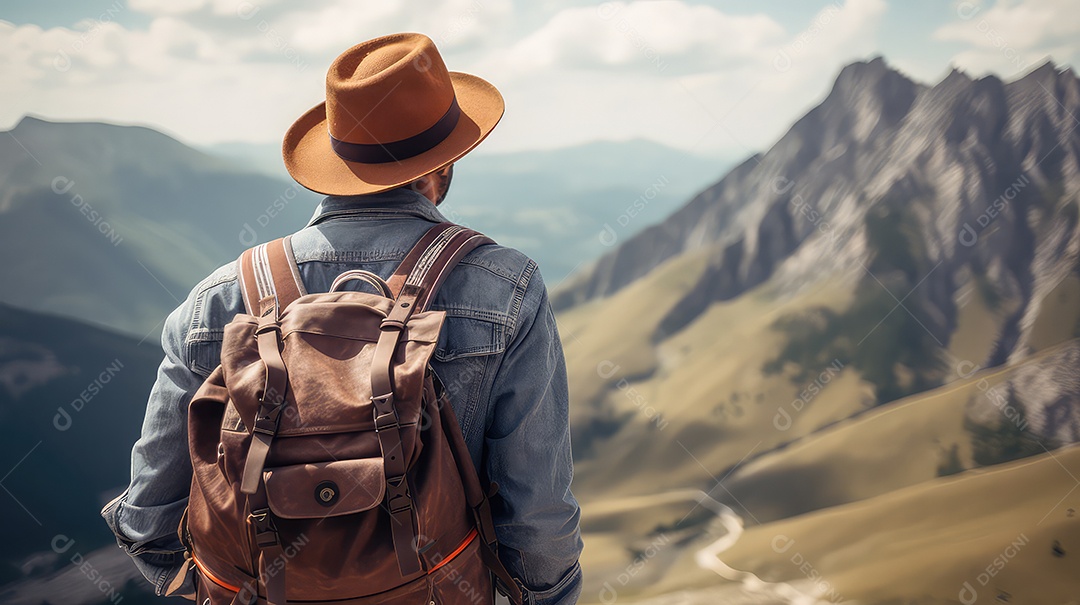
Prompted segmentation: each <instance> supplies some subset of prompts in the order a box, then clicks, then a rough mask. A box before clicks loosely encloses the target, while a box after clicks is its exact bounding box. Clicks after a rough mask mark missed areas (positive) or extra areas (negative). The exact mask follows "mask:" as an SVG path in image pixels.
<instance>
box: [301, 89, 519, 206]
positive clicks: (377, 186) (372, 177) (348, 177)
mask: <svg viewBox="0 0 1080 605" xmlns="http://www.w3.org/2000/svg"><path fill="white" fill-rule="evenodd" d="M450 80H451V82H452V83H453V86H454V94H455V95H457V101H458V106H459V107H460V108H461V117H460V118H459V119H458V123H457V126H456V127H455V128H454V130H453V131H451V132H450V135H449V136H447V137H446V139H444V140H443V141H442V142H441V143H439V144H438V145H436V146H434V147H432V148H431V149H429V150H427V151H425V152H423V153H421V154H419V155H416V156H413V157H411V158H406V159H403V160H395V161H392V162H385V163H381V164H363V163H359V162H349V161H346V160H343V159H341V158H340V157H339V156H338V155H337V154H336V153H335V152H334V149H333V148H332V147H331V146H330V134H329V131H328V130H327V125H326V103H325V102H323V103H320V104H318V105H316V106H315V107H313V108H311V109H310V110H308V111H307V113H305V114H304V115H302V116H300V119H298V120H297V121H296V122H294V123H293V125H292V126H290V127H289V130H288V131H287V132H286V133H285V140H284V141H283V142H282V146H281V152H282V156H283V158H284V160H285V168H286V169H287V170H288V171H289V174H290V175H292V177H293V178H294V179H296V182H298V183H300V184H301V185H303V186H304V187H306V188H307V189H310V190H312V191H314V192H316V193H322V194H324V195H366V194H370V193H378V192H380V191H386V190H388V189H394V188H396V187H400V186H402V185H405V184H407V183H411V182H413V181H415V180H416V179H418V178H420V177H422V176H424V175H425V174H428V173H431V172H434V171H436V170H439V169H441V168H444V167H446V166H448V165H450V164H453V163H454V162H456V161H457V160H458V159H459V158H461V157H462V156H464V155H465V154H467V153H468V152H469V151H472V149H473V148H474V147H476V146H477V145H479V144H480V142H481V141H483V140H484V138H486V137H487V135H488V134H490V133H491V131H492V130H493V129H494V128H495V125H496V124H498V123H499V120H500V119H501V118H502V115H503V111H504V108H505V105H504V103H503V98H502V95H501V94H500V93H499V91H498V90H497V89H496V88H495V87H494V86H492V85H491V84H490V83H488V82H487V81H485V80H483V79H482V78H478V77H476V76H474V75H471V74H465V73H460V72H450Z"/></svg>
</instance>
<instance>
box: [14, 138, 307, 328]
mask: <svg viewBox="0 0 1080 605" xmlns="http://www.w3.org/2000/svg"><path fill="white" fill-rule="evenodd" d="M314 203H315V202H314V197H313V196H312V195H311V194H310V193H309V192H307V191H306V190H304V189H302V188H300V187H298V186H295V185H289V184H288V183H285V182H283V181H279V180H275V179H272V178H270V177H266V176H263V175H259V174H254V173H252V172H250V171H248V170H246V169H244V168H242V167H240V166H238V165H236V164H233V163H230V162H227V161H223V160H221V159H220V158H215V157H211V156H208V155H206V154H204V153H201V152H198V151H195V150H193V149H191V148H189V147H187V146H185V145H183V144H182V143H179V142H178V141H176V140H174V139H172V138H170V137H168V136H166V135H164V134H161V133H159V132H157V131H154V130H151V129H149V128H142V127H134V126H114V125H109V124H98V123H53V122H47V121H44V120H41V119H38V118H33V117H27V118H24V119H23V120H22V121H21V122H19V124H18V125H16V126H15V128H14V129H12V130H11V131H10V133H8V134H7V135H0V252H3V253H4V255H5V256H6V257H8V258H18V259H19V262H17V263H7V264H5V266H4V269H3V277H4V281H5V284H6V285H7V287H5V288H4V289H3V291H2V292H0V301H3V302H7V303H10V304H13V305H16V306H19V307H23V308H29V309H36V310H40V311H48V312H52V313H57V314H61V315H65V316H68V317H76V318H81V319H83V320H84V321H89V322H91V323H96V324H99V325H104V326H109V327H111V328H114V329H118V330H122V331H125V332H127V333H129V334H135V335H137V336H138V337H142V336H144V335H148V334H149V335H153V333H154V332H155V331H156V330H157V329H158V328H157V326H159V325H160V323H161V321H162V320H163V319H164V317H165V315H166V314H167V313H168V312H169V310H171V309H172V308H174V307H176V306H177V305H178V304H179V303H180V301H182V300H183V298H184V297H186V296H187V293H188V291H189V290H190V289H191V288H192V286H194V285H195V283H197V282H198V281H199V280H200V279H202V278H203V277H205V276H206V275H207V274H209V273H210V271H212V270H213V269H215V268H217V267H218V266H220V265H222V264H224V263H226V262H229V260H231V259H234V258H236V256H238V255H239V254H240V252H241V251H242V250H243V249H244V248H245V247H247V246H250V245H253V244H254V243H256V242H257V241H266V240H268V239H271V238H273V237H278V236H281V235H284V234H286V233H288V232H290V231H292V230H293V229H295V228H296V227H297V225H298V224H300V225H302V224H303V223H304V222H306V220H307V218H308V217H309V216H310V212H311V208H312V206H313V205H314Z"/></svg>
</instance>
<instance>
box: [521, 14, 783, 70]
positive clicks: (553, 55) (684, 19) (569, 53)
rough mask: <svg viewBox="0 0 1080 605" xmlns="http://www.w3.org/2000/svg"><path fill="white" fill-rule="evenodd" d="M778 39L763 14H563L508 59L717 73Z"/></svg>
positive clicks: (777, 28) (776, 28)
mask: <svg viewBox="0 0 1080 605" xmlns="http://www.w3.org/2000/svg"><path fill="white" fill-rule="evenodd" d="M783 33H784V30H783V27H781V26H780V25H779V24H778V23H777V22H776V21H774V20H773V19H772V18H770V17H768V16H767V15H763V14H757V15H746V16H744V15H734V16H733V15H727V14H724V13H722V12H720V11H719V10H717V9H714V8H712V7H708V6H702V5H690V4H687V3H685V2H682V1H679V0H663V1H659V2H631V3H629V4H627V3H624V2H608V3H605V4H602V5H600V6H598V7H592V6H590V7H581V8H568V9H565V10H562V11H560V12H559V13H557V14H556V15H555V16H554V17H553V18H552V19H551V20H550V21H548V22H547V23H546V24H545V25H544V26H542V27H540V28H539V29H538V30H537V31H535V32H533V33H532V34H530V35H529V36H527V37H526V38H524V39H523V40H522V41H521V42H519V43H518V44H516V45H515V46H514V47H513V48H512V49H511V50H510V51H509V53H507V59H508V60H510V61H514V62H516V63H518V64H520V65H524V66H532V67H567V68H578V67H589V68H610V67H616V66H628V65H630V66H638V67H642V68H644V69H646V70H649V69H659V70H661V71H663V70H664V69H666V68H667V67H668V66H672V65H677V66H678V68H679V69H680V70H682V71H704V70H715V69H716V68H717V66H718V63H719V64H726V63H728V62H730V61H731V60H733V59H747V58H751V57H753V56H754V55H755V54H757V53H759V52H760V50H761V48H762V46H765V45H768V44H770V43H773V42H775V41H777V40H779V39H780V38H781V37H782V35H783Z"/></svg>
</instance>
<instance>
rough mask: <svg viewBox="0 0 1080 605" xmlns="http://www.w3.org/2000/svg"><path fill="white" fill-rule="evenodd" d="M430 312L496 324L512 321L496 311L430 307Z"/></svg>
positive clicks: (507, 316)
mask: <svg viewBox="0 0 1080 605" xmlns="http://www.w3.org/2000/svg"><path fill="white" fill-rule="evenodd" d="M431 310H432V311H443V312H444V313H446V316H447V317H460V318H464V319H476V320H480V321H489V322H491V323H496V324H509V323H511V321H512V319H511V317H510V316H509V315H507V314H505V313H499V312H498V311H487V310H483V309H471V308H469V307H453V306H449V307H443V306H434V305H433V306H432V307H431Z"/></svg>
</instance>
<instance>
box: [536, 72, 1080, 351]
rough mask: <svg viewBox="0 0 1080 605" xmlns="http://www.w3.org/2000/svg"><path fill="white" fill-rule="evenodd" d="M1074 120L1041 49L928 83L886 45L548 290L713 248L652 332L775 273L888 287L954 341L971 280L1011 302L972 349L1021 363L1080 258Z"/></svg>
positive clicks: (1064, 84)
mask: <svg viewBox="0 0 1080 605" xmlns="http://www.w3.org/2000/svg"><path fill="white" fill-rule="evenodd" d="M1077 116H1080V80H1078V79H1077V77H1076V75H1075V74H1074V73H1073V72H1072V70H1071V69H1064V70H1059V69H1058V68H1056V67H1055V66H1054V65H1053V64H1052V63H1049V62H1048V63H1046V64H1045V65H1043V66H1041V67H1039V68H1037V69H1035V70H1034V71H1032V72H1030V73H1028V74H1027V75H1025V76H1023V77H1021V78H1019V79H1017V80H1015V81H1012V82H1008V83H1005V82H1002V81H1001V80H1000V79H998V78H996V77H993V76H987V77H984V78H981V79H978V80H975V79H972V78H970V77H969V76H968V75H966V74H964V73H963V72H961V71H958V70H954V71H953V72H952V73H950V74H949V75H948V76H947V77H945V78H944V79H943V80H942V81H941V82H939V83H938V84H936V85H934V86H932V87H928V86H924V85H922V84H919V83H916V82H913V81H911V80H910V79H908V78H907V77H906V76H904V75H903V74H901V73H900V72H898V71H896V70H893V69H891V68H890V67H889V66H888V65H886V63H885V62H884V61H883V60H882V59H880V58H876V59H873V60H871V61H869V62H861V63H854V64H852V65H849V66H847V67H845V68H844V69H843V70H842V71H841V72H840V75H839V76H838V78H837V80H836V82H835V84H834V86H833V88H832V90H831V92H830V93H829V95H828V96H827V97H826V98H825V100H824V101H823V102H822V103H821V104H820V105H818V106H817V107H815V108H814V109H812V110H811V111H810V112H808V113H807V114H806V115H805V116H803V117H802V118H801V119H799V120H798V121H797V122H796V123H795V124H794V125H793V126H792V127H791V129H790V130H789V131H788V132H787V133H786V134H785V135H784V136H783V137H781V139H780V140H779V141H778V142H777V143H776V144H775V145H774V146H773V147H772V148H771V149H769V150H768V152H766V153H765V154H763V155H755V156H753V157H751V158H749V159H748V160H746V161H745V162H743V163H742V164H741V165H739V166H737V167H736V168H734V169H733V170H732V171H731V172H730V173H729V174H727V175H726V176H725V177H724V178H723V179H722V180H720V181H719V182H718V183H716V184H715V185H713V186H712V187H709V188H708V189H706V190H705V191H703V192H701V193H700V194H699V195H697V196H696V197H695V198H693V199H692V200H690V201H689V202H688V203H687V204H686V205H685V206H684V207H683V208H682V209H680V210H679V211H677V212H676V213H674V214H673V215H672V216H670V217H669V218H668V219H667V220H665V221H664V222H662V223H660V224H657V225H655V226H652V227H650V228H648V229H646V230H644V231H643V232H642V233H640V234H639V235H637V236H635V237H633V238H631V239H629V240H627V241H626V242H625V243H623V244H622V245H621V246H619V247H618V248H616V249H615V250H613V251H612V252H610V253H609V254H607V255H606V256H604V257H602V258H600V259H599V260H598V261H597V262H595V263H594V264H593V265H592V266H590V267H588V268H587V269H585V270H583V271H581V272H580V273H579V274H578V275H577V276H576V277H575V278H572V279H571V280H568V283H567V284H566V285H565V286H564V287H563V288H561V289H560V290H559V291H557V292H555V293H554V294H553V297H552V300H553V303H554V305H555V306H556V308H557V309H560V310H561V309H567V308H570V307H573V306H575V305H577V304H580V303H582V302H585V301H588V300H591V299H594V298H602V297H605V296H608V295H610V294H612V293H614V292H616V291H618V290H620V289H621V288H623V287H624V286H626V285H627V284H630V283H631V282H633V281H634V280H636V279H638V278H640V277H642V276H643V275H645V274H647V273H649V272H650V271H653V270H656V269H657V268H658V267H660V266H661V265H662V264H663V263H664V262H665V261H667V260H669V259H671V258H674V257H676V256H678V255H681V254H684V253H687V252H690V251H694V250H700V249H707V250H708V251H709V255H710V259H711V260H710V265H709V268H708V269H707V270H706V271H705V272H704V274H703V276H702V277H701V279H700V282H699V283H698V284H697V285H696V287H695V288H693V289H692V290H691V291H690V292H689V293H688V294H687V295H686V296H685V298H684V299H683V300H682V301H680V302H679V304H677V305H676V306H675V308H674V309H673V310H672V311H671V312H670V313H669V314H668V316H667V317H665V318H664V321H663V322H662V324H661V328H660V330H661V331H662V332H664V333H672V332H675V331H678V330H679V329H681V328H682V327H684V326H686V325H688V324H689V323H690V322H691V321H693V320H694V319H695V318H696V317H697V316H698V315H700V313H702V312H703V311H704V310H705V309H706V308H707V307H708V306H709V305H710V304H712V303H713V302H716V301H720V300H727V299H731V298H734V297H736V296H739V295H740V294H742V293H744V292H746V291H747V290H748V289H750V288H752V287H754V286H756V285H759V284H761V283H763V282H764V281H766V280H769V279H770V278H773V277H777V278H778V279H777V280H776V282H777V283H781V284H783V287H784V288H786V289H788V290H790V292H791V293H795V292H797V291H798V290H799V289H800V288H803V287H805V286H807V285H809V284H812V283H815V282H818V281H819V280H820V279H821V278H824V277H828V276H838V275H842V276H848V277H850V278H852V279H855V280H858V281H859V282H869V283H872V282H874V281H876V282H879V283H880V284H882V285H884V286H886V287H888V289H889V291H890V292H891V293H892V294H893V295H894V296H895V297H896V298H897V299H904V300H905V305H907V306H908V307H909V308H911V309H912V311H913V314H914V315H915V316H917V317H918V319H919V321H920V322H921V323H922V324H924V326H925V328H926V330H927V332H928V333H929V335H930V337H931V338H933V340H934V341H936V343H937V344H938V345H939V346H940V347H947V346H948V343H949V340H950V338H951V335H952V334H953V332H954V331H955V329H956V324H957V316H958V310H957V302H956V301H957V298H958V294H959V293H960V292H961V291H962V290H964V289H965V288H970V287H971V282H972V280H975V281H977V282H978V283H979V285H980V287H981V288H983V289H984V290H986V295H987V297H988V298H990V299H993V300H998V301H1006V302H1004V303H1002V305H1003V307H1002V308H1004V309H1006V311H1005V312H1006V313H1007V318H1006V319H1005V321H1004V322H1003V325H1002V327H1001V329H1000V333H999V334H997V335H996V339H995V346H994V350H993V352H992V353H991V354H990V355H989V358H988V359H983V360H973V361H977V362H979V363H980V364H981V365H984V366H985V365H998V364H1001V363H1005V362H1007V361H1010V360H1016V359H1019V358H1020V357H1024V356H1026V355H1027V354H1028V353H1029V352H1030V347H1029V340H1030V338H1031V332H1032V327H1033V325H1034V324H1035V320H1036V318H1037V316H1038V313H1039V309H1040V304H1041V301H1042V300H1043V299H1044V298H1045V297H1046V296H1047V295H1048V294H1049V293H1050V292H1051V291H1053V290H1054V288H1056V287H1057V286H1058V284H1060V283H1061V282H1062V280H1063V279H1065V278H1066V277H1068V276H1070V275H1075V274H1076V273H1077V270H1078V262H1077V261H1078V258H1080V230H1078V228H1077V223H1078V217H1080V130H1078V127H1080V122H1078V121H1077V119H1078V118H1077ZM661 270H662V269H661ZM905 297H906V298H905ZM664 335H665V334H660V335H658V336H661V337H662V336H664Z"/></svg>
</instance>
